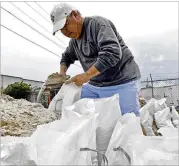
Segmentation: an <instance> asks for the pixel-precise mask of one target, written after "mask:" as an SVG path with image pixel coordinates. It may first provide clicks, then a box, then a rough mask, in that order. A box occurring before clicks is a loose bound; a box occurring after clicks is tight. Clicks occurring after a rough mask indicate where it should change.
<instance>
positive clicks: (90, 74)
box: [86, 66, 100, 79]
mask: <svg viewBox="0 0 179 166" xmlns="http://www.w3.org/2000/svg"><path fill="white" fill-rule="evenodd" d="M86 74H87V75H88V77H89V78H90V79H91V78H93V77H95V76H97V75H99V74H100V72H99V71H98V70H97V69H96V68H95V67H94V66H92V67H90V68H89V69H88V71H87V72H86Z"/></svg>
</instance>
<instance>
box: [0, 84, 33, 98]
mask: <svg viewBox="0 0 179 166" xmlns="http://www.w3.org/2000/svg"><path fill="white" fill-rule="evenodd" d="M30 92H31V87H30V85H28V84H26V83H23V82H15V83H13V84H10V85H8V87H7V88H6V89H5V90H4V94H6V95H9V96H11V97H13V98H15V99H21V98H23V99H27V98H28V95H29V93H30Z"/></svg>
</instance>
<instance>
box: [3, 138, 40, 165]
mask: <svg viewBox="0 0 179 166" xmlns="http://www.w3.org/2000/svg"><path fill="white" fill-rule="evenodd" d="M1 165H13V166H14V165H33V166H34V165H37V152H36V147H35V146H34V144H33V142H32V141H31V139H30V138H29V137H22V138H21V137H9V136H7V137H1Z"/></svg>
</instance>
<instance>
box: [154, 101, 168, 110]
mask: <svg viewBox="0 0 179 166" xmlns="http://www.w3.org/2000/svg"><path fill="white" fill-rule="evenodd" d="M165 108H167V104H166V98H163V99H160V100H156V101H155V109H154V110H155V112H158V111H161V110H163V109H165Z"/></svg>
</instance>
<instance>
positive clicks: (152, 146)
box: [130, 135, 179, 165]
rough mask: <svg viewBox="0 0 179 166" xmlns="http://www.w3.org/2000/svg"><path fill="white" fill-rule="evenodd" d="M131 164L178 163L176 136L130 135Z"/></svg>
mask: <svg viewBox="0 0 179 166" xmlns="http://www.w3.org/2000/svg"><path fill="white" fill-rule="evenodd" d="M130 140H131V141H132V148H131V151H132V152H133V153H132V156H131V159H132V160H131V161H132V162H131V165H178V163H179V153H178V137H175V138H167V137H157V136H152V137H149V136H148V137H145V136H139V135H135V136H133V137H132V136H131V138H130Z"/></svg>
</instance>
